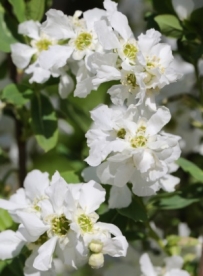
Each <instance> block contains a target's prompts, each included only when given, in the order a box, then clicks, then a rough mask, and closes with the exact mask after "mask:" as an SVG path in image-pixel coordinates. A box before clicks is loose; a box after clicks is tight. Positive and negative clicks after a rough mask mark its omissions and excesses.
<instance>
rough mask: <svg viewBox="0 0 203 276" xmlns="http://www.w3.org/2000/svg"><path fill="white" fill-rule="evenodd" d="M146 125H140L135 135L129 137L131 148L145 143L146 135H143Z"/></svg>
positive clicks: (143, 145)
mask: <svg viewBox="0 0 203 276" xmlns="http://www.w3.org/2000/svg"><path fill="white" fill-rule="evenodd" d="M145 132H146V127H145V126H140V127H139V128H138V129H137V132H136V136H135V137H134V138H132V139H131V141H130V142H131V146H132V147H133V148H143V147H145V146H146V144H147V137H146V136H145Z"/></svg>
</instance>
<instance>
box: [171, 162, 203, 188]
mask: <svg viewBox="0 0 203 276" xmlns="http://www.w3.org/2000/svg"><path fill="white" fill-rule="evenodd" d="M176 163H177V164H178V165H179V166H180V167H181V168H182V169H183V170H184V171H185V172H188V173H189V174H190V175H191V176H193V177H194V178H195V179H196V180H198V181H199V182H202V183H203V171H202V170H201V169H200V168H199V167H198V166H196V165H195V164H194V163H192V162H190V161H188V160H186V159H185V158H182V157H181V158H179V159H178V161H177V162H176Z"/></svg>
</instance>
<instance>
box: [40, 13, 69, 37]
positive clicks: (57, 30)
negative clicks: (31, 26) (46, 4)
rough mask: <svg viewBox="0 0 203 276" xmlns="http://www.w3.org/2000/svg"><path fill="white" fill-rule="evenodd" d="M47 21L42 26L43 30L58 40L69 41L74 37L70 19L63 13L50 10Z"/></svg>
mask: <svg viewBox="0 0 203 276" xmlns="http://www.w3.org/2000/svg"><path fill="white" fill-rule="evenodd" d="M46 16H47V20H46V21H45V22H44V23H43V24H42V30H43V31H44V32H45V33H46V34H48V35H50V37H53V38H56V39H67V38H71V37H73V36H74V32H73V30H72V28H71V26H70V23H69V19H68V17H67V15H65V14H64V13H63V12H62V11H59V10H55V9H50V10H49V11H48V12H47V13H46Z"/></svg>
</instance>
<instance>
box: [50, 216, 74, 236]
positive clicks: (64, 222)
mask: <svg viewBox="0 0 203 276" xmlns="http://www.w3.org/2000/svg"><path fill="white" fill-rule="evenodd" d="M51 222H52V231H53V233H54V234H55V235H57V236H65V235H66V234H67V233H68V231H69V229H70V221H69V220H68V219H67V218H66V217H65V216H64V215H61V216H60V217H55V218H53V219H52V221H51Z"/></svg>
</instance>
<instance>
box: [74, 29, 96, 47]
mask: <svg viewBox="0 0 203 276" xmlns="http://www.w3.org/2000/svg"><path fill="white" fill-rule="evenodd" d="M91 43H92V35H91V34H90V33H81V34H79V35H78V37H77V38H76V40H75V47H76V48H77V49H78V50H79V51H83V50H85V49H86V48H88V47H89V46H90V45H91Z"/></svg>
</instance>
